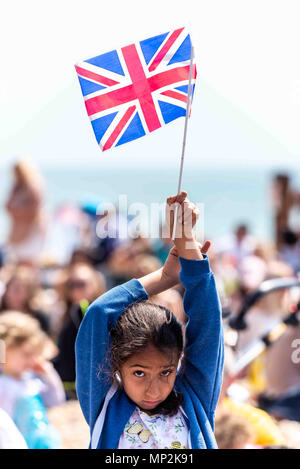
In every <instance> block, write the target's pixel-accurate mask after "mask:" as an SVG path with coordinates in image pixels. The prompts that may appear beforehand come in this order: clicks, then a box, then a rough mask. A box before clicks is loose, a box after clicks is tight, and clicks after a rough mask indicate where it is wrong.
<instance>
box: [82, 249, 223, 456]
mask: <svg viewBox="0 0 300 469" xmlns="http://www.w3.org/2000/svg"><path fill="white" fill-rule="evenodd" d="M179 260H180V264H181V272H180V281H181V283H182V285H183V287H184V288H185V294H184V310H185V313H186V314H187V315H188V317H189V319H188V323H187V326H186V343H185V352H184V358H185V359H184V370H183V373H182V372H181V373H180V372H179V373H178V374H177V377H176V381H175V389H176V390H177V391H179V392H181V393H182V394H183V404H182V409H183V411H184V413H185V414H186V417H187V422H188V426H189V429H190V439H191V448H192V449H197V448H200V449H204V448H216V447H217V445H216V441H215V437H214V434H213V429H214V413H215V409H216V405H217V402H218V398H219V394H220V389H221V384H222V371H223V358H224V342H223V329H222V315H221V307H220V302H219V298H218V294H217V290H216V284H215V279H214V275H213V273H212V272H211V270H210V265H209V260H208V258H207V256H204V259H203V260H187V259H183V258H179ZM147 299H148V295H147V292H146V290H145V289H144V288H143V286H142V285H141V283H140V282H139V281H138V280H136V279H133V280H130V281H129V282H126V283H124V284H123V285H121V286H117V287H115V288H113V289H111V290H110V291H108V292H107V293H105V294H104V295H101V296H100V297H99V298H98V299H97V300H96V301H94V303H92V304H91V306H90V307H89V309H88V310H87V312H86V314H85V316H84V319H83V321H82V323H81V326H80V329H79V332H78V336H77V339H76V346H75V350H76V387H77V395H78V399H79V402H80V405H81V409H82V412H83V414H84V416H85V419H86V421H87V423H88V424H89V426H90V430H91V433H92V432H93V430H94V427H98V430H99V431H98V434H97V437H96V443H95V445H94V447H97V448H99V449H115V448H117V447H118V443H119V439H120V436H121V434H122V432H123V430H124V427H125V425H126V423H127V422H128V420H129V418H130V416H131V415H132V413H133V411H134V409H135V407H136V404H135V403H134V402H133V401H131V400H130V399H129V397H128V396H127V395H126V393H125V392H124V390H123V389H122V388H118V389H115V390H114V391H113V393H112V392H111V390H112V384H113V379H112V377H111V375H110V359H109V348H110V338H109V330H110V329H111V327H113V326H114V325H115V324H116V322H117V320H118V318H119V317H120V315H121V314H122V313H123V312H124V311H125V310H126V308H127V307H129V306H130V305H131V304H132V303H135V302H139V301H145V300H147ZM105 398H106V400H105ZM100 411H101V416H100V417H99V418H100V420H102V423H101V424H100V426H99V418H98V416H99V413H100ZM96 421H97V424H96V425H95V423H96Z"/></svg>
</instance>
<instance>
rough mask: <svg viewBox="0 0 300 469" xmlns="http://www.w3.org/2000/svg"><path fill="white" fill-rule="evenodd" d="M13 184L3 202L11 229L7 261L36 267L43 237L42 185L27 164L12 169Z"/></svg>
mask: <svg viewBox="0 0 300 469" xmlns="http://www.w3.org/2000/svg"><path fill="white" fill-rule="evenodd" d="M13 175H14V183H13V187H12V189H11V191H10V194H9V196H8V199H7V201H6V205H5V207H6V210H7V212H8V214H9V216H10V220H11V228H10V233H9V235H8V239H7V242H6V246H5V248H6V251H7V257H8V258H9V259H11V260H13V261H15V262H19V261H22V262H28V263H29V264H33V263H37V262H38V261H39V257H40V255H41V253H42V250H43V245H44V242H45V237H46V219H45V215H44V214H45V209H44V206H43V196H44V183H43V181H42V178H41V175H40V174H39V172H38V171H37V170H36V169H35V168H34V167H33V166H31V165H30V164H29V163H28V162H27V161H25V160H20V161H18V162H16V164H15V165H14V167H13Z"/></svg>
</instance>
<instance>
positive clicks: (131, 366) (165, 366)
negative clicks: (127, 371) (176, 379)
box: [129, 363, 175, 369]
mask: <svg viewBox="0 0 300 469" xmlns="http://www.w3.org/2000/svg"><path fill="white" fill-rule="evenodd" d="M135 366H138V367H140V368H147V369H149V368H151V366H146V365H140V364H139V363H136V364H135V365H130V366H129V368H134V367H135ZM174 366H175V365H174V363H170V364H169V365H163V366H161V367H160V368H171V367H174Z"/></svg>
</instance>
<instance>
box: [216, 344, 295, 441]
mask: <svg viewBox="0 0 300 469" xmlns="http://www.w3.org/2000/svg"><path fill="white" fill-rule="evenodd" d="M235 361H236V355H235V353H234V351H233V350H232V348H231V347H229V346H228V345H226V346H225V356H224V371H223V383H222V388H221V394H220V398H219V402H218V406H217V410H216V433H217V440H218V438H219V440H220V442H219V444H221V446H222V447H224V446H226V447H228V445H230V446H232V447H236V446H237V445H242V446H245V445H249V444H250V445H254V446H257V447H264V446H266V445H284V444H286V441H285V439H284V436H283V435H282V433H281V431H280V429H279V427H278V425H277V423H276V421H275V420H274V419H273V418H271V417H270V416H269V415H268V413H267V412H265V411H264V410H262V409H259V408H257V407H256V406H255V405H253V403H251V402H249V393H248V391H247V389H246V388H244V386H243V384H242V385H240V384H239V376H237V375H236V373H235V372H234V366H235ZM233 386H235V390H233V391H231V389H232V388H233ZM236 386H238V387H237V388H236ZM245 396H247V398H246V397H245ZM226 427H227V428H226ZM239 428H240V429H241V431H242V434H243V438H242V442H241V441H239V439H238V435H237V433H238V429H239ZM246 428H248V433H247V431H246ZM227 432H228V434H227ZM224 433H225V434H224ZM249 435H250V436H249ZM250 437H251V438H250ZM250 440H251V441H250ZM227 449H228V448H227Z"/></svg>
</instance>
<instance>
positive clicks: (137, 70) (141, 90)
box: [122, 44, 161, 132]
mask: <svg viewBox="0 0 300 469" xmlns="http://www.w3.org/2000/svg"><path fill="white" fill-rule="evenodd" d="M122 53H123V57H124V60H125V63H126V66H127V69H128V72H129V75H130V78H131V80H132V84H133V87H134V91H135V94H136V97H137V99H138V100H139V103H140V106H141V110H142V113H143V115H144V118H145V122H146V124H147V127H148V129H149V132H152V131H153V130H156V129H158V128H159V127H161V123H160V121H159V118H158V115H157V112H156V109H155V105H154V101H153V97H152V94H151V91H150V88H149V83H148V79H147V77H146V75H145V72H144V69H143V66H142V64H141V61H140V58H139V55H138V53H137V50H136V46H135V44H131V45H130V46H127V47H123V48H122Z"/></svg>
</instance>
